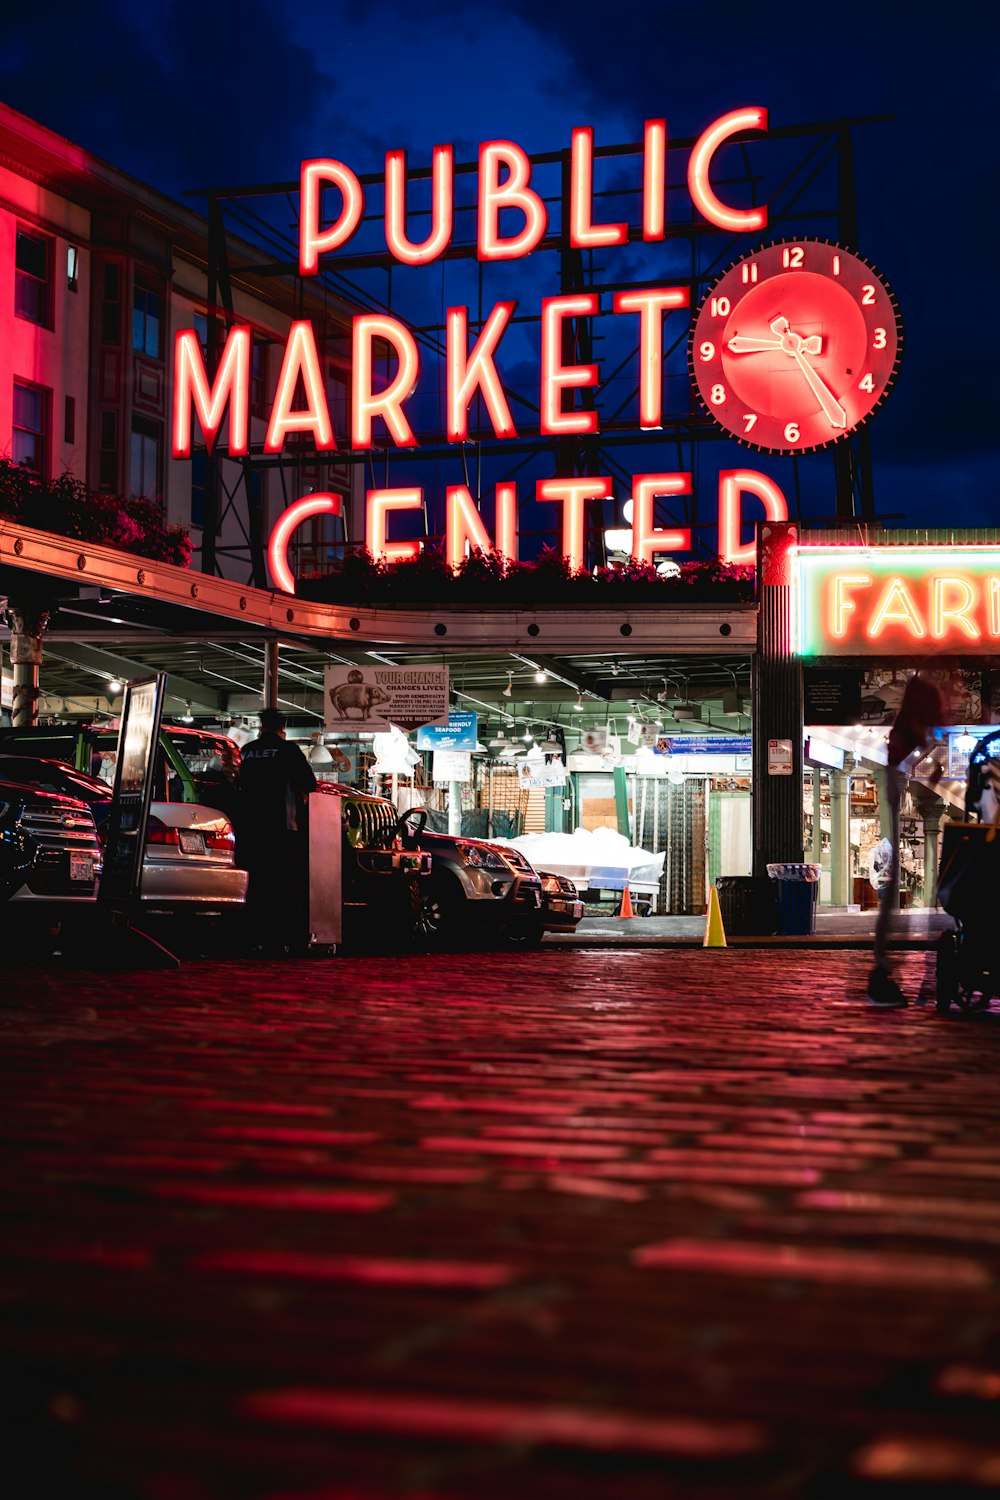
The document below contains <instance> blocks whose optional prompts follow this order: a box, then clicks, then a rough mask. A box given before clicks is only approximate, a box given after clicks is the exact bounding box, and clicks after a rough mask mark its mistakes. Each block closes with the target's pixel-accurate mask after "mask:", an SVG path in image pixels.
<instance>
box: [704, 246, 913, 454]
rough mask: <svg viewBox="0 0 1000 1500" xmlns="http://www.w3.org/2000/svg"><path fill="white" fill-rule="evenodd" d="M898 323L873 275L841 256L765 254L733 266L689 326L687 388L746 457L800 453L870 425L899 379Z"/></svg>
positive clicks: (780, 250) (830, 252)
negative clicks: (691, 386) (750, 451)
mask: <svg viewBox="0 0 1000 1500" xmlns="http://www.w3.org/2000/svg"><path fill="white" fill-rule="evenodd" d="M901 353H902V321H901V319H900V315H899V309H898V306H897V303H896V299H895V297H894V296H893V293H892V291H891V290H890V288H889V286H888V285H887V284H886V282H885V281H884V280H883V279H882V277H881V276H880V275H879V273H878V272H877V271H876V270H875V269H874V268H873V267H872V266H870V265H868V263H867V262H866V261H863V260H861V258H860V257H859V256H857V255H854V254H852V253H851V252H850V251H848V250H845V249H844V248H843V247H841V246H838V245H831V244H829V243H827V242H825V241H821V240H801V241H794V242H793V241H789V242H785V243H779V244H776V245H768V246H766V247H765V248H763V249H761V250H758V251H755V252H754V253H753V254H752V255H748V256H745V257H744V258H743V259H742V260H739V261H737V262H736V264H735V265H734V266H731V267H730V268H729V270H728V271H727V272H726V273H725V274H724V275H723V276H722V278H721V279H720V280H719V281H718V282H717V283H716V285H715V286H714V287H713V288H712V289H711V291H710V292H709V294H708V296H707V297H706V298H705V300H704V302H703V303H702V306H701V309H700V311H699V312H698V314H697V317H696V318H695V322H694V328H693V331H692V336H691V345H690V351H689V354H690V364H691V371H692V376H693V379H694V381H695V385H696V387H697V390H698V393H699V395H700V397H701V399H702V401H703V402H704V404H705V406H706V408H707V410H708V411H709V413H710V414H711V416H712V417H713V418H714V419H715V421H716V422H718V424H719V425H720V427H723V428H724V429H725V430H726V431H727V432H729V433H730V434H731V435H732V436H733V437H735V438H738V439H739V441H740V442H742V443H745V444H747V446H748V447H751V448H758V449H762V450H764V451H768V452H777V453H805V452H810V451H812V450H814V449H816V448H824V447H826V446H827V445H828V444H829V443H835V442H838V441H839V440H840V439H841V438H844V437H846V436H847V435H848V434H849V433H851V432H853V431H854V430H855V428H857V427H858V426H860V424H861V423H862V422H864V421H866V420H867V419H868V417H869V416H871V414H872V412H873V411H874V410H875V409H876V407H878V406H879V405H880V404H881V402H882V401H883V400H884V399H885V396H886V394H887V392H888V390H889V388H890V386H891V385H892V383H893V381H894V380H895V378H896V373H897V370H898V368H899V361H900V356H901Z"/></svg>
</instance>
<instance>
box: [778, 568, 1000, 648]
mask: <svg viewBox="0 0 1000 1500" xmlns="http://www.w3.org/2000/svg"><path fill="white" fill-rule="evenodd" d="M793 576H794V580H795V582H794V587H795V588H796V590H797V592H798V601H797V609H796V616H797V649H798V653H799V655H801V656H928V655H931V654H934V653H938V652H942V653H950V652H955V653H956V654H958V653H961V654H962V655H963V656H970V655H975V654H977V653H984V654H990V655H994V654H996V653H997V652H1000V551H998V550H997V549H995V548H991V547H947V548H943V547H872V548H866V547H802V548H800V549H799V551H798V553H797V555H796V558H795V564H794V575H793Z"/></svg>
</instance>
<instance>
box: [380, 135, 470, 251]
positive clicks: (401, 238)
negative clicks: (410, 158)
mask: <svg viewBox="0 0 1000 1500" xmlns="http://www.w3.org/2000/svg"><path fill="white" fill-rule="evenodd" d="M431 161H432V165H431V197H432V204H433V206H432V209H431V232H430V234H429V235H428V236H427V238H426V239H425V240H424V241H423V242H422V243H421V244H419V245H415V244H414V243H413V241H412V240H409V239H407V237H406V152H405V151H387V152H386V155H385V242H386V244H387V246H388V247H389V250H390V252H391V253H392V254H393V255H394V256H395V257H396V259H397V260H401V261H402V262H403V264H404V265H406V266H425V265H427V263H428V261H432V260H437V258H438V256H439V255H440V254H441V253H442V252H443V251H444V250H446V249H447V248H448V241H449V240H450V239H451V221H452V203H453V190H452V182H453V176H454V153H453V151H452V149H451V147H450V146H435V147H434V153H433V156H432V158H431Z"/></svg>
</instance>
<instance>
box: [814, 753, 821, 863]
mask: <svg viewBox="0 0 1000 1500" xmlns="http://www.w3.org/2000/svg"><path fill="white" fill-rule="evenodd" d="M812 796H813V846H812V862H813V864H814V865H821V864H822V863H823V773H822V771H821V770H820V769H819V767H818V766H813V785H812Z"/></svg>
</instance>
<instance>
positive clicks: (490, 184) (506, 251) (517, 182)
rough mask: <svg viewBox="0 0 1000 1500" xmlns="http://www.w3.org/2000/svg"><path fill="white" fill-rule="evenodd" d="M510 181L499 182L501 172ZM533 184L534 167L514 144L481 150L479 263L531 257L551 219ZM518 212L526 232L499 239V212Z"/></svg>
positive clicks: (485, 146)
mask: <svg viewBox="0 0 1000 1500" xmlns="http://www.w3.org/2000/svg"><path fill="white" fill-rule="evenodd" d="M501 166H505V167H506V168H507V173H508V175H507V178H506V181H504V182H503V183H501V182H500V168H501ZM530 181H531V163H530V162H529V161H528V157H527V154H526V152H524V151H522V150H521V148H520V146H515V144H514V142H513V141H484V142H483V144H482V145H481V146H480V148H479V251H478V254H479V259H480V260H518V259H519V258H520V257H521V256H522V255H530V254H531V252H532V250H534V248H535V246H536V245H537V244H538V241H539V240H540V239H541V237H542V235H543V234H544V233H545V229H546V226H547V224H548V215H547V214H546V212H545V204H544V203H543V202H542V200H541V198H539V196H538V194H537V193H536V192H535V190H534V188H531V187H529V186H528V183H529V182H530ZM502 208H518V209H520V211H521V212H522V213H523V214H524V228H523V229H522V230H521V233H520V234H515V235H514V236H513V238H512V239H508V240H502V239H501V238H500V210H501V209H502Z"/></svg>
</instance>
